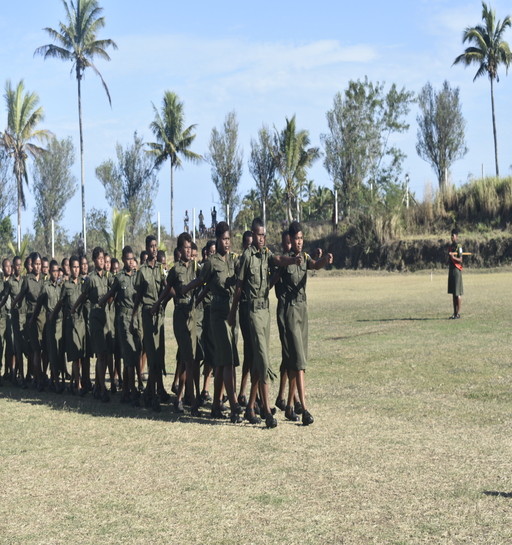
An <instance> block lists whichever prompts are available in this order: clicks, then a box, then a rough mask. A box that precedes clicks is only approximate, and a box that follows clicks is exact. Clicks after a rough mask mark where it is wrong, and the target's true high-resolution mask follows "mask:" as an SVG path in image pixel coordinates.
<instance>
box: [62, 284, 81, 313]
mask: <svg viewBox="0 0 512 545" xmlns="http://www.w3.org/2000/svg"><path fill="white" fill-rule="evenodd" d="M84 282H85V280H84V279H83V278H78V281H77V283H76V284H75V283H74V282H73V280H66V281H65V282H64V283H63V284H61V286H62V287H61V291H60V298H61V299H62V300H63V303H62V307H63V309H64V310H65V311H66V314H68V315H69V313H70V312H71V309H72V308H73V305H74V304H75V303H76V302H77V300H78V298H79V297H80V295H81V294H82V284H83V283H84ZM81 312H82V308H78V309H77V310H76V313H75V314H81Z"/></svg>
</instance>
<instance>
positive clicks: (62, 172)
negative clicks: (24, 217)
mask: <svg viewBox="0 0 512 545" xmlns="http://www.w3.org/2000/svg"><path fill="white" fill-rule="evenodd" d="M74 163H75V148H74V146H73V141H72V139H71V137H68V138H66V139H63V140H58V139H57V138H52V139H51V140H50V142H49V144H48V147H47V149H46V153H43V154H41V155H40V156H39V157H37V158H36V159H35V160H34V181H33V184H32V185H33V189H34V197H35V202H36V205H35V208H34V228H35V231H36V233H41V234H42V236H43V241H44V245H45V248H44V250H45V252H48V251H49V250H50V241H51V224H52V220H53V221H54V222H55V223H56V224H58V223H59V222H60V221H61V220H62V218H63V216H64V210H65V208H66V205H67V203H68V202H69V201H70V199H71V197H73V195H74V194H75V192H76V190H77V181H76V178H75V176H74V175H73V174H72V172H71V167H72V166H73V164H74ZM57 227H58V225H57ZM52 257H53V256H52Z"/></svg>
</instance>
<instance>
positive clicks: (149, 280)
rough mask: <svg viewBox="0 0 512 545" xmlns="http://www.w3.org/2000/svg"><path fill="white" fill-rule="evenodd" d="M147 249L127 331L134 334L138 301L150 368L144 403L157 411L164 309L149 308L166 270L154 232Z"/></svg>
mask: <svg viewBox="0 0 512 545" xmlns="http://www.w3.org/2000/svg"><path fill="white" fill-rule="evenodd" d="M146 252H147V254H148V258H147V260H146V262H145V263H144V265H141V266H140V268H139V271H138V273H137V276H136V278H135V290H136V291H137V295H136V297H135V303H134V305H133V312H132V316H131V323H130V332H131V333H132V335H135V318H136V317H137V311H138V308H139V305H140V304H142V329H143V332H144V349H145V350H146V355H147V362H148V369H149V373H148V383H147V387H146V403H151V404H152V407H153V410H154V411H155V412H160V411H161V407H160V401H159V399H158V397H157V395H156V387H157V385H158V388H159V390H160V391H161V392H165V390H164V387H163V374H165V337H164V315H163V312H158V311H156V312H152V310H153V307H154V305H155V303H156V302H157V300H158V297H159V296H160V295H161V293H162V292H163V290H164V288H165V271H164V268H163V266H162V265H161V264H160V263H157V261H156V254H157V243H156V238H155V237H154V236H153V235H148V236H147V237H146ZM165 393H166V392H165ZM162 401H163V400H162Z"/></svg>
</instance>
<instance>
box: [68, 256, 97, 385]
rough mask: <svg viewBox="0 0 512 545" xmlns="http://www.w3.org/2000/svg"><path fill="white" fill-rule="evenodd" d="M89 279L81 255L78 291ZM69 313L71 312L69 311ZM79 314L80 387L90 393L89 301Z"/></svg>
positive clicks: (87, 265) (87, 270) (86, 261)
mask: <svg viewBox="0 0 512 545" xmlns="http://www.w3.org/2000/svg"><path fill="white" fill-rule="evenodd" d="M88 277H89V261H88V260H87V256H85V255H83V256H81V257H80V281H81V285H80V289H81V288H82V284H83V283H84V282H86V281H87V279H88ZM70 312H71V310H70ZM81 313H82V314H83V316H84V322H85V357H84V359H83V362H82V385H83V387H84V388H85V389H86V390H87V391H88V392H91V391H92V389H93V388H92V383H91V358H92V357H93V356H94V354H93V352H92V341H91V325H90V322H89V315H90V313H91V302H90V301H89V299H87V301H86V302H85V303H84V305H83V306H82V310H81Z"/></svg>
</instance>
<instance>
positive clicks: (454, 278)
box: [448, 229, 464, 320]
mask: <svg viewBox="0 0 512 545" xmlns="http://www.w3.org/2000/svg"><path fill="white" fill-rule="evenodd" d="M458 238H459V232H458V231H457V229H453V230H452V243H451V244H450V247H449V248H448V255H449V256H450V270H449V271H448V293H451V294H452V296H453V315H452V316H450V320H457V319H459V318H460V306H461V304H462V299H461V297H462V295H463V294H464V288H463V285H462V246H461V245H460V244H459V242H458Z"/></svg>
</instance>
